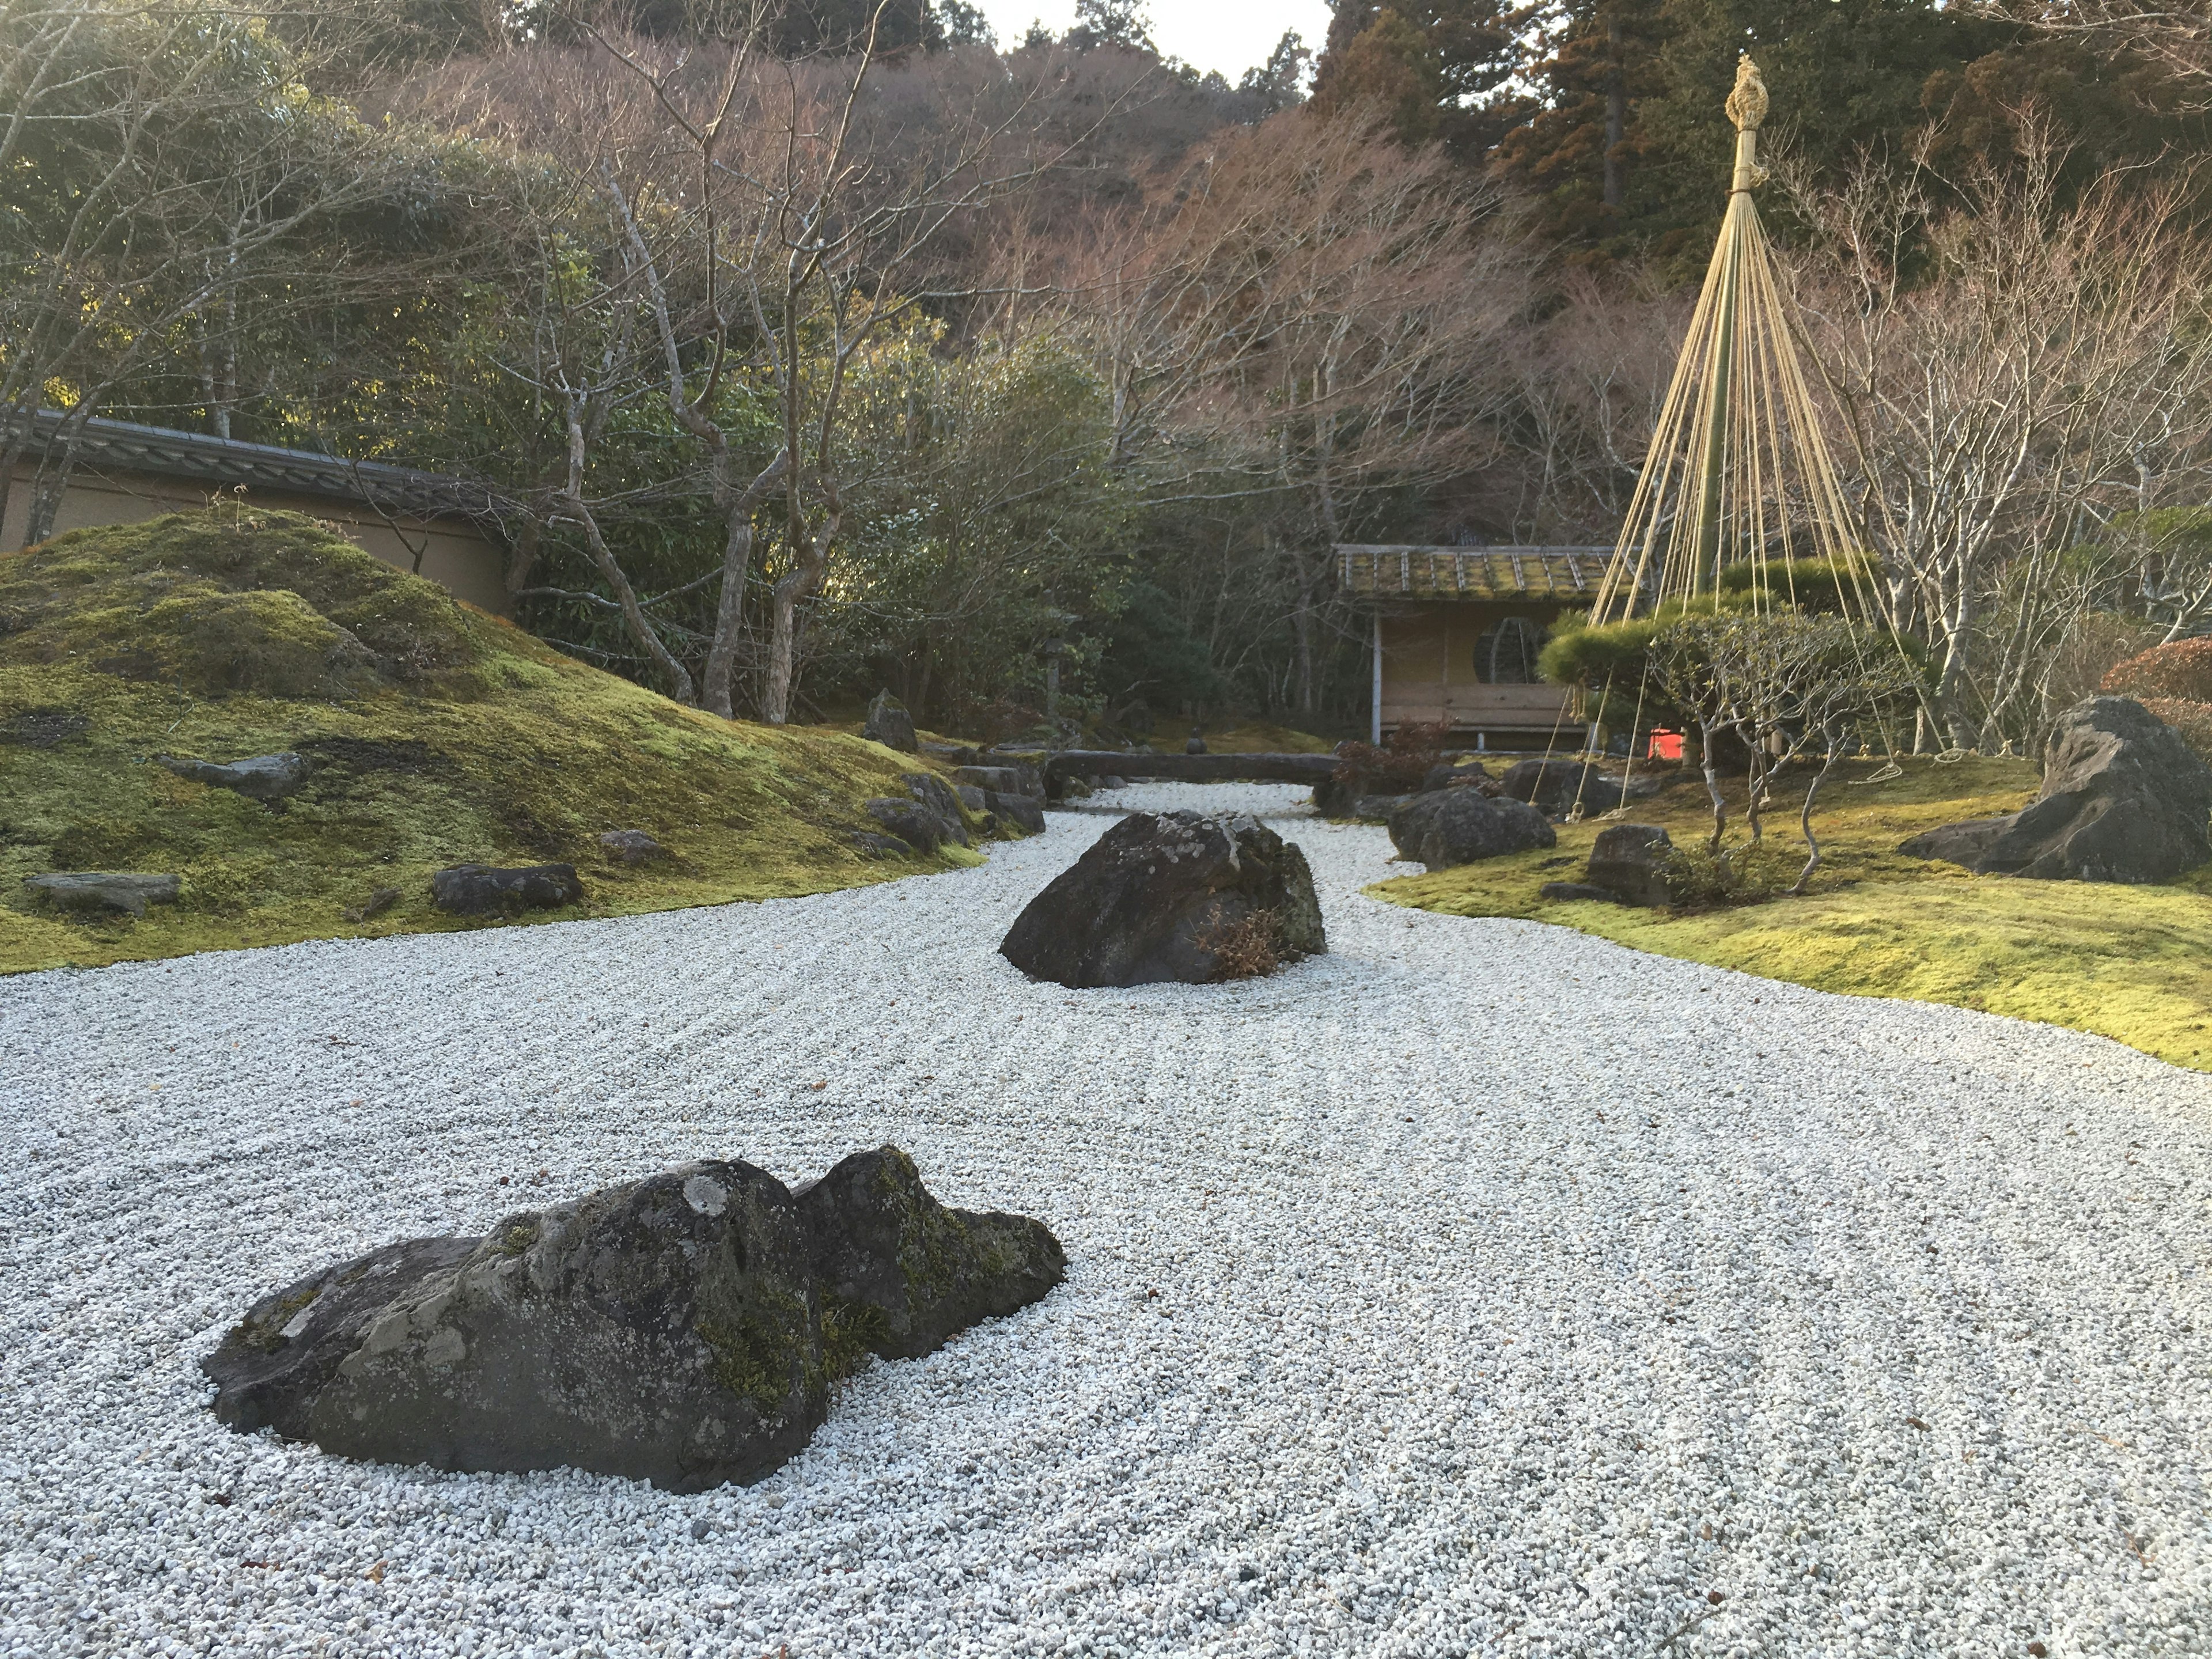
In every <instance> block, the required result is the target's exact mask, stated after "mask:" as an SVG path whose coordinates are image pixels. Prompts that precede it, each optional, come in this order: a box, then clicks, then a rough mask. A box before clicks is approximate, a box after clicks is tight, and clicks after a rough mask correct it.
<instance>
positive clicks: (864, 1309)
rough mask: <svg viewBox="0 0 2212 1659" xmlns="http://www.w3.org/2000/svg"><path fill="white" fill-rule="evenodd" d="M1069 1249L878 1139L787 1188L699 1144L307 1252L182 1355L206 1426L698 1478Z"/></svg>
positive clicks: (986, 1311) (773, 1439) (733, 1476)
mask: <svg viewBox="0 0 2212 1659" xmlns="http://www.w3.org/2000/svg"><path fill="white" fill-rule="evenodd" d="M1065 1267H1066V1258H1065V1256H1064V1255H1062V1253H1061V1251H1060V1245H1059V1243H1058V1241H1056V1240H1055V1239H1054V1237H1053V1236H1052V1234H1051V1233H1050V1232H1049V1231H1048V1230H1047V1229H1045V1228H1044V1227H1043V1226H1042V1225H1041V1224H1039V1223H1037V1222H1034V1221H1030V1220H1026V1219H1024V1218H1021V1217H1018V1216H1005V1215H996V1214H992V1215H980V1214H975V1213H971V1212H964V1211H958V1210H948V1209H946V1208H945V1206H942V1205H939V1203H937V1201H936V1200H934V1199H933V1198H932V1197H931V1196H930V1195H929V1194H928V1193H927V1191H926V1190H925V1189H924V1188H923V1187H922V1185H921V1177H920V1176H919V1174H918V1173H917V1172H916V1171H915V1167H914V1164H913V1162H912V1160H911V1159H909V1158H907V1157H906V1155H905V1154H904V1153H902V1152H899V1151H898V1150H897V1149H896V1148H895V1147H885V1148H883V1149H882V1150H880V1151H878V1152H866V1153H860V1154H856V1155H855V1156H854V1157H853V1158H848V1159H846V1160H845V1161H844V1162H843V1163H842V1164H839V1165H838V1166H837V1167H836V1169H834V1170H831V1171H830V1172H829V1175H828V1176H824V1177H823V1179H822V1180H821V1181H820V1182H816V1183H814V1184H813V1185H812V1186H811V1187H807V1188H802V1189H801V1191H800V1193H799V1194H797V1195H794V1194H793V1193H792V1192H791V1191H790V1190H789V1189H787V1188H785V1186H784V1185H783V1183H782V1182H779V1181H777V1180H776V1179H775V1176H771V1175H769V1173H768V1172H767V1171H765V1170H761V1169H758V1168H757V1167H755V1166H754V1165H752V1164H744V1163H736V1162H719V1161H718V1162H706V1163H699V1164H686V1165H684V1166H683V1167H681V1168H679V1169H676V1170H669V1171H666V1172H665V1173H663V1174H660V1175H657V1176H648V1177H647V1178H646V1179H645V1180H643V1181H638V1182H629V1183H627V1184H625V1185H623V1186H619V1187H611V1188H606V1189H605V1190H604V1191H601V1192H598V1193H594V1194H591V1195H590V1196H588V1197H586V1198H583V1199H580V1200H576V1201H574V1202H572V1203H568V1204H562V1205H556V1206H553V1207H552V1208H550V1209H546V1210H542V1211H537V1212H526V1213H523V1214H519V1215H514V1216H511V1217H509V1218H507V1219H506V1220H505V1221H502V1222H501V1224H500V1225H498V1226H497V1227H495V1228H494V1229H493V1230H492V1231H491V1233H490V1234H489V1237H484V1238H481V1239H415V1240H410V1241H407V1242H405V1243H399V1244H393V1245H387V1246H386V1247H384V1248H383V1249H380V1250H375V1251H372V1252H370V1253H369V1254H368V1255H365V1256H362V1257H359V1258H357V1259H356V1260H354V1261H347V1262H343V1263H340V1264H338V1265H337V1266H335V1267H328V1268H325V1269H323V1270H321V1271H319V1272H318V1273H313V1274H310V1275H309V1276H308V1277H307V1278H305V1279H301V1280H299V1281H297V1282H296V1283H295V1284H293V1285H288V1286H286V1287H285V1288H284V1289H283V1290H281V1291H276V1292H274V1293H272V1294H271V1295H270V1296H268V1297H264V1298H263V1299H262V1300H261V1301H260V1302H259V1303H258V1304H255V1305H254V1307H253V1308H252V1310H249V1311H248V1313H247V1314H246V1317H245V1318H244V1320H242V1321H241V1322H240V1324H239V1325H238V1326H237V1328H235V1329H234V1330H233V1331H232V1332H231V1333H230V1334H229V1335H228V1337H226V1338H225V1339H224V1340H223V1342H222V1346H220V1347H219V1348H218V1349H217V1350H216V1352H215V1353H214V1354H213V1355H211V1356H210V1358H208V1359H207V1360H206V1361H205V1362H204V1369H205V1370H206V1371H207V1373H208V1375H209V1376H210V1377H212V1378H213V1379H214V1380H215V1382H216V1385H217V1393H216V1401H215V1410H216V1415H217V1416H218V1417H219V1418H221V1419H222V1420H223V1421H225V1422H227V1423H229V1424H231V1425H233V1426H234V1427H236V1428H239V1429H241V1430H251V1429H256V1428H260V1427H263V1426H268V1427H273V1428H275V1429H276V1431H278V1432H279V1433H281V1434H284V1435H287V1436H289V1437H295V1438H306V1439H312V1440H313V1441H314V1442H315V1443H317V1444H319V1445H320V1446H321V1447H323V1448H324V1449H325V1450H327V1451H332V1452H337V1453H340V1454H342V1455H346V1456H351V1457H362V1458H371V1459H375V1460H379V1461H381V1462H401V1463H428V1464H431V1465H433V1466H435V1467H437V1468H453V1469H472V1470H483V1471H520V1470H528V1469H544V1468H560V1467H568V1468H580V1469H587V1470H590V1471H592V1472H594V1473H597V1474H619V1475H627V1476H630V1477H633V1478H635V1479H640V1480H651V1481H653V1483H654V1484H656V1485H659V1486H667V1487H670V1488H671V1489H674V1490H677V1491H682V1492H696V1491H701V1490H703V1489H705V1488H707V1487H709V1486H719V1485H721V1484H723V1483H725V1482H727V1481H732V1480H735V1481H747V1480H757V1479H759V1478H760V1477H761V1476H763V1475H764V1474H768V1473H769V1471H770V1470H772V1469H774V1468H776V1467H777V1466H778V1465H779V1464H781V1462H784V1461H785V1460H786V1459H787V1458H788V1457H790V1456H791V1455H793V1453H794V1452H796V1451H797V1450H799V1448H800V1447H802V1446H804V1445H805V1443H806V1441H807V1438H808V1437H809V1436H811V1434H812V1433H813V1431H814V1430H815V1429H816V1428H817V1426H818V1425H820V1424H821V1422H822V1420H823V1417H824V1415H825V1414H826V1413H827V1412H828V1410H829V1396H830V1389H831V1385H832V1384H833V1383H835V1382H836V1380H837V1379H838V1378H839V1377H840V1376H843V1375H845V1374H847V1373H848V1372H849V1371H850V1370H852V1369H853V1368H854V1366H855V1365H856V1364H859V1363H860V1360H861V1359H862V1358H863V1357H864V1356H866V1354H868V1353H877V1354H881V1355H884V1356H886V1357H891V1358H902V1357H906V1356H909V1355H914V1354H921V1353H927V1352H929V1351H930V1350H931V1349H933V1348H934V1347H936V1346H939V1345H940V1344H941V1343H943V1342H944V1341H945V1340H947V1339H948V1338H949V1337H951V1335H953V1334H956V1333H957V1332H958V1331H960V1330H962V1329H964V1328H966V1327H967V1326H968V1325H969V1324H972V1323H974V1322H975V1321H976V1320H978V1319H981V1318H985V1317H988V1316H994V1315H999V1314H1005V1313H1011V1312H1012V1311H1014V1310H1017V1309H1018V1308H1021V1307H1024V1306H1025V1305H1027V1304H1029V1303H1030V1302H1032V1301H1035V1300H1036V1298H1037V1297H1040V1296H1042V1295H1043V1294H1044V1293H1045V1292H1046V1291H1048V1290H1050V1289H1051V1288H1052V1286H1053V1285H1056V1284H1058V1283H1059V1282H1060V1277H1061V1275H1062V1273H1064V1271H1065Z"/></svg>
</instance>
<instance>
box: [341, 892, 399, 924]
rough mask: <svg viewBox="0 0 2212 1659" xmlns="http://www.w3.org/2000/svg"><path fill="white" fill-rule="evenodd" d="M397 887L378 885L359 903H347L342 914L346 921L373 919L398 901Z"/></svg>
mask: <svg viewBox="0 0 2212 1659" xmlns="http://www.w3.org/2000/svg"><path fill="white" fill-rule="evenodd" d="M399 900H400V892H399V890H398V888H397V887H380V888H378V889H377V890H375V891H374V892H373V893H371V894H370V895H369V896H368V897H367V898H365V899H363V900H362V902H360V903H359V904H350V905H348V906H347V907H346V908H345V909H344V911H343V912H342V914H343V915H344V917H345V919H346V920H347V921H374V920H375V919H376V918H377V917H379V916H380V915H383V914H384V913H385V912H386V910H389V909H390V908H392V906H393V905H395V904H397V903H398V902H399Z"/></svg>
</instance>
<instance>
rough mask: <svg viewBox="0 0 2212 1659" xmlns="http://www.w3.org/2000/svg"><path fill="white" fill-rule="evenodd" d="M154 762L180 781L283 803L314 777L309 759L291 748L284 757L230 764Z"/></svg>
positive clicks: (171, 759) (174, 759) (162, 757)
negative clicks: (184, 780)
mask: <svg viewBox="0 0 2212 1659" xmlns="http://www.w3.org/2000/svg"><path fill="white" fill-rule="evenodd" d="M154 759H155V763H157V764H159V765H162V766H166V767H167V768H168V769H169V770H171V771H172V772H174V773H175V774H176V775H178V776H179V777H180V778H190V779H191V780H192V781H194V782H196V783H205V784H211V785H213V786H214V787H216V788H217V789H234V790H236V791H237V792H238V793H240V794H241V795H244V796H245V797H246V799H249V800H261V801H271V800H283V799H285V798H286V797H287V796H289V795H294V794H296V793H299V790H300V787H301V785H302V784H304V783H306V782H307V780H308V778H310V777H311V776H313V774H314V767H313V765H312V764H311V763H309V762H308V760H307V757H306V756H304V755H301V754H297V753H295V752H294V751H293V750H289V749H288V750H284V751H283V753H281V754H276V755H252V756H248V757H246V759H244V760H241V761H230V762H227V763H225V762H216V761H197V760H179V759H178V758H177V757H175V756H174V755H156V756H155V757H154Z"/></svg>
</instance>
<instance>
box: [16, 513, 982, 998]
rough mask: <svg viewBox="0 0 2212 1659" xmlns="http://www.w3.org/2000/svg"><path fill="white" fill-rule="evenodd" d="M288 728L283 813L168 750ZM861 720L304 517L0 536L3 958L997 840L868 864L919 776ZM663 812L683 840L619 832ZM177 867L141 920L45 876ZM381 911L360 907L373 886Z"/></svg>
mask: <svg viewBox="0 0 2212 1659" xmlns="http://www.w3.org/2000/svg"><path fill="white" fill-rule="evenodd" d="M285 749H295V750H301V752H303V753H305V754H307V755H309V756H311V757H313V759H314V760H315V761H316V762H317V763H318V766H319V769H318V770H317V772H316V774H315V776H314V777H313V780H312V781H310V782H309V783H308V785H307V787H306V789H305V790H304V791H303V792H302V793H300V794H299V795H297V796H295V797H294V798H293V799H291V800H289V802H286V803H283V805H281V806H280V807H277V808H274V809H272V808H271V807H270V806H268V805H262V804H259V803H258V802H255V801H252V800H248V799H245V798H244V797H242V796H240V795H238V794H236V793H234V792H232V791H229V790H227V789H222V788H218V787H210V786H208V785H204V784H200V783H195V782H191V781H187V780H185V779H184V778H180V777H178V776H176V775H174V774H173V773H171V772H169V771H168V770H167V769H164V768H162V767H161V766H159V765H157V764H155V763H154V762H153V760H152V759H151V757H153V756H154V755H155V754H157V753H162V752H167V753H169V754H173V755H176V756H180V757H191V758H195V759H203V760H213V761H231V760H236V759H240V758H241V757H245V756H248V755H253V754H261V753H266V752H270V751H272V750H285ZM915 765H916V763H915V760H914V758H913V757H908V756H902V755H896V754H894V753H893V752H892V751H890V750H886V749H884V748H881V747H879V746H878V745H877V744H869V743H865V742H862V741H861V740H860V739H859V738H855V737H852V736H849V735H845V734H842V733H837V732H825V731H816V730H809V729H804V728H783V729H778V728H772V727H769V726H755V725H748V724H744V723H742V722H739V723H732V722H730V721H726V720H715V719H714V718H713V717H711V716H709V715H706V714H701V713H699V712H698V711H696V710H694V709H689V708H683V707H681V706H680V705H678V704H676V703H673V702H669V701H668V700H667V699H666V698H665V697H661V696H656V695H655V694H653V692H651V691H647V690H643V689H642V688H641V687H639V686H636V685H634V684H630V683H629V682H628V681H626V680H623V679H620V678H616V677H615V676H612V675H610V674H605V673H602V672H601V671H599V670H597V669H594V668H591V667H587V666H586V665H583V664H581V663H578V662H576V661H574V660H572V659H569V658H567V657H564V656H562V655H561V654H560V653H558V652H556V651H554V650H552V649H551V648H550V647H547V646H545V645H543V644H541V643H540V642H539V641H537V640H535V639H532V637H531V636H530V635H527V634H525V633H523V632H521V631H520V629H515V628H513V627H511V626H509V625H508V624H507V623H503V622H501V621H499V620H498V619H496V618H495V617H489V616H486V615H484V614H483V613H482V612H479V611H472V610H471V609H470V608H468V607H466V606H465V605H459V604H458V603H456V602H455V601H454V600H453V599H451V598H450V597H448V596H447V594H446V593H445V592H444V591H443V590H442V589H441V588H438V587H436V586H434V585H432V584H430V583H428V582H425V581H421V580H416V578H414V577H411V576H409V575H406V574H404V573H402V572H398V571H395V570H393V569H392V568H389V567H387V566H386V565H384V564H381V563H380V562H378V561H376V560H375V559H373V558H371V557H370V556H368V555H367V554H365V553H362V552H361V551H360V550H357V549H356V548H355V547H354V546H353V545H352V544H350V543H349V542H346V541H344V540H343V539H342V538H339V537H337V535H335V534H333V533H331V532H329V531H327V530H325V529H324V528H322V527H321V526H318V525H317V524H316V523H315V522H314V521H313V520H307V519H304V518H300V517H298V516H296V515H293V514H289V513H266V512H252V511H245V512H234V511H233V510H232V509H230V508H228V507H225V508H222V509H220V510H219V511H217V512H215V513H182V514H173V515H170V516H168V517H165V518H161V519H155V520H149V521H148V522H145V523H143V524H137V525H127V526H109V527H106V528H102V529H99V530H89V531H81V532H74V533H72V534H70V535H66V536H62V537H58V538H55V539H54V540H52V541H51V542H48V543H46V544H44V545H42V546H40V547H37V548H33V549H31V550H28V551H27V552H22V553H16V554H10V555H6V556H0V972H15V971H21V970H24V969H36V968H51V967H59V966H64V965H70V964H75V965H79V966H91V965H94V964H98V963H109V962H116V961H120V960H125V959H130V958H143V957H167V956H175V955H179V954H182V953H185V952H187V951H204V950H216V949H225V948H235V947H237V946H240V945H270V944H277V943H282V942H284V941H288V940H293V939H315V938H324V937H333V936H343V935H375V934H383V933H405V932H418V931H423V930H428V929H436V928H457V927H472V926H483V925H486V924H484V923H482V922H470V921H459V920H457V919H453V918H449V917H447V916H444V915H441V914H440V913H438V912H436V911H435V910H433V909H432V908H431V907H430V902H429V878H430V874H431V872H433V871H435V870H437V869H440V868H441V867H443V866H447V865H451V864H456V863H461V862H477V863H485V864H535V863H542V862H547V861H552V860H559V861H563V862H568V863H573V864H574V865H575V866H577V870H578V872H579V874H580V876H581V877H582V879H583V884H584V891H585V901H584V902H583V904H582V905H580V906H577V907H572V908H568V909H567V910H562V911H554V912H537V913H532V916H531V920H533V921H537V920H558V919H561V918H562V917H570V916H577V915H625V914H630V913H634V912H637V911H644V910H659V909H667V908H676V907H679V906H684V905H694V904H708V903H719V902H725V901H727V900H732V899H760V898H770V897H778V896H789V895H793V894H800V893H812V892H820V891H823V890H828V889H831V888H836V887H843V886H850V885H854V884H860V883H864V882H871V881H878V880H882V879H884V878H889V877H893V876H899V875H907V874H912V873H914V872H916V871H919V870H927V869H939V868H944V867H946V866H948V865H950V864H953V863H957V862H962V861H972V860H974V858H975V854H972V853H968V852H965V851H964V850H963V849H957V848H955V849H948V850H947V851H946V852H945V854H942V855H940V856H939V857H934V858H929V859H923V858H920V857H910V858H892V859H884V860H875V859H870V858H867V857H866V856H864V855H863V854H861V853H860V851H859V850H858V848H857V847H856V845H855V843H854V839H853V837H854V832H855V831H857V830H864V829H874V828H875V825H874V824H873V823H872V822H871V821H870V820H869V819H868V818H867V817H866V814H865V813H864V812H863V811H862V810H861V807H860V803H861V802H862V801H863V800H864V799H866V798H867V797H869V796H872V795H882V794H897V793H903V792H902V788H901V786H900V784H899V782H898V778H899V775H900V774H901V773H902V772H904V771H910V770H913V769H915ZM608 829H643V830H645V831H647V833H649V834H651V835H652V836H654V837H655V838H656V839H658V840H659V842H662V843H663V845H664V846H665V847H666V848H668V849H669V851H670V853H671V854H672V856H671V857H670V858H668V859H666V860H659V861H656V862H653V863H650V864H646V865H641V866H637V867H635V868H627V867H624V866H622V865H620V864H619V863H617V862H615V861H613V860H611V859H610V858H609V857H608V856H607V855H605V854H604V853H603V851H602V849H601V848H600V847H599V834H600V833H601V832H602V831H604V830H608ZM51 870H137V871H150V872H176V873H178V874H180V875H182V876H183V877H184V878H185V880H184V894H183V897H182V899H181V901H180V902H178V903H176V904H174V905H168V906H156V907H155V908H152V909H150V910H149V912H148V914H147V916H146V918H145V919H144V920H143V921H131V919H130V918H128V917H126V916H120V915H117V916H112V917H108V918H104V919H93V920H86V919H81V918H78V917H76V916H73V915H66V914H63V913H58V912H56V911H54V910H52V909H51V908H48V907H47V906H46V904H45V903H44V902H42V901H40V900H39V899H38V898H37V897H36V896H34V895H33V894H32V893H31V892H29V891H28V890H26V889H25V888H24V886H23V884H22V883H23V878H25V877H27V876H31V875H34V874H37V873H40V872H44V871H51ZM386 886H390V887H395V888H398V890H399V891H400V894H401V897H400V899H399V901H398V903H397V904H395V905H394V906H393V907H392V908H391V909H389V910H387V911H386V912H385V913H384V914H383V915H380V916H379V917H377V918H376V919H375V920H374V921H367V922H349V921H346V919H345V915H344V913H345V911H346V910H347V909H348V908H352V907H357V906H359V905H361V904H362V902H364V901H365V900H367V899H368V896H370V894H371V893H372V892H374V890H377V889H379V888H381V887H386Z"/></svg>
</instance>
